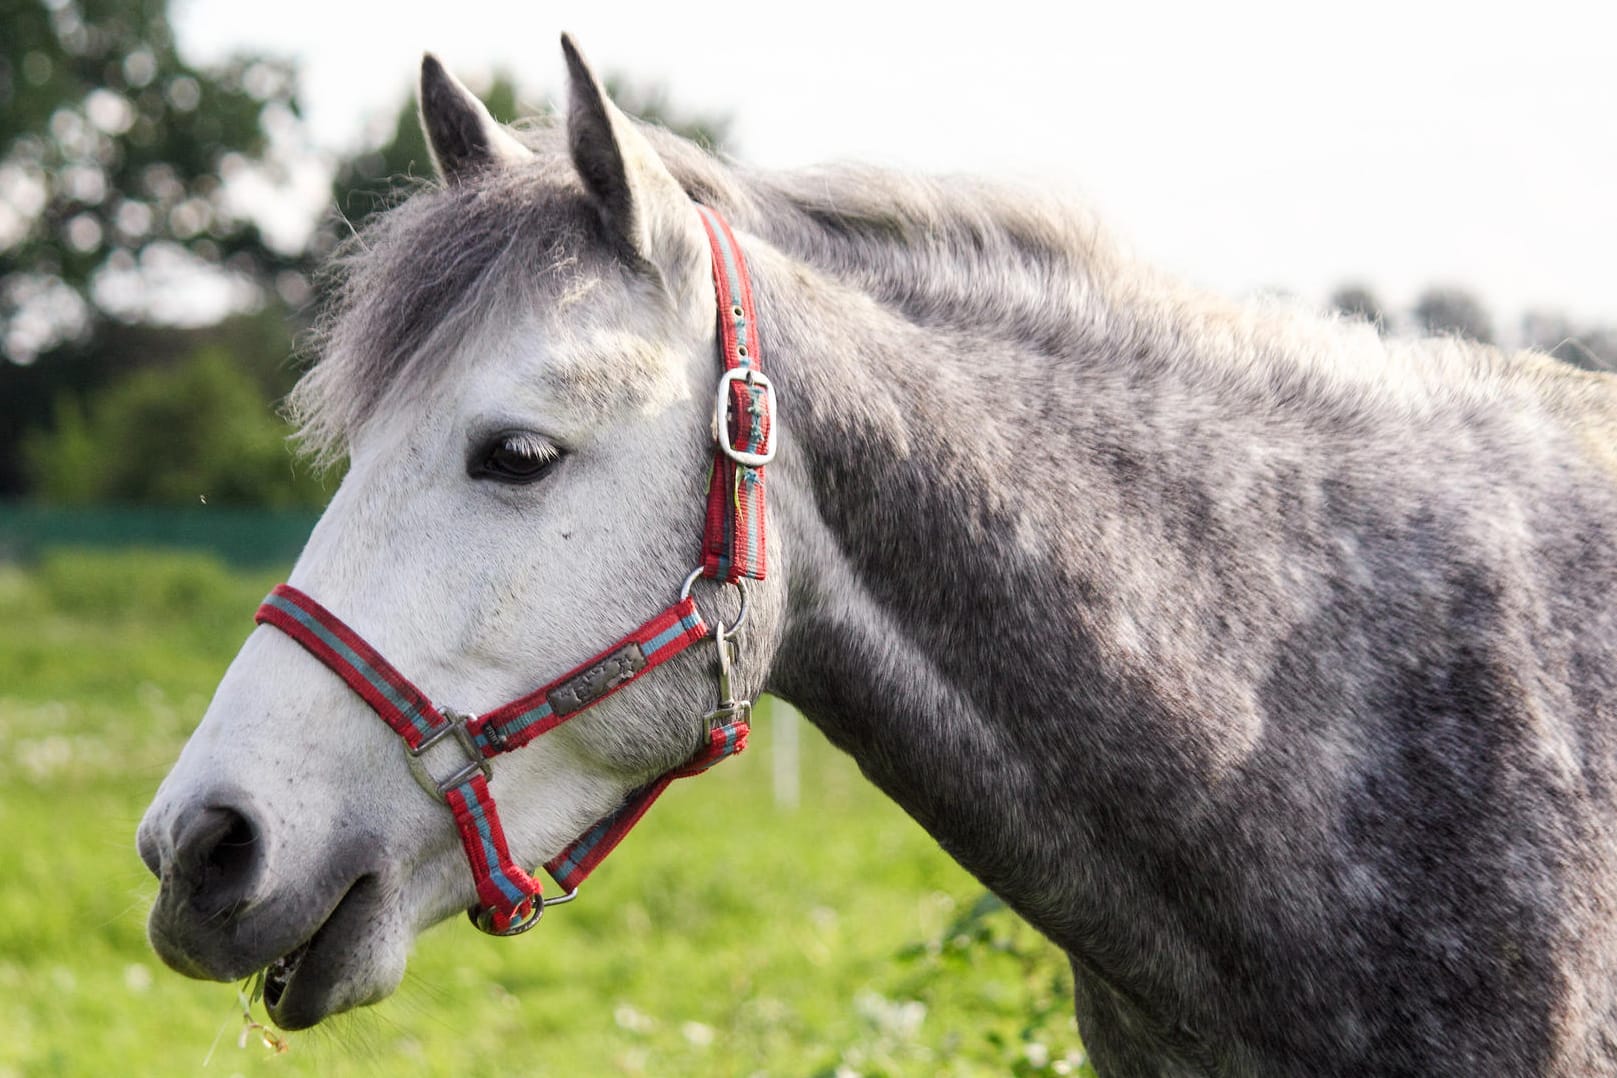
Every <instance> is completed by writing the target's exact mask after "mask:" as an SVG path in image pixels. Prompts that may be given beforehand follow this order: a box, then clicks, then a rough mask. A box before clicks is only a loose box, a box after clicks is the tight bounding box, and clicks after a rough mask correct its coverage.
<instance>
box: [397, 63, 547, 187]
mask: <svg viewBox="0 0 1617 1078" xmlns="http://www.w3.org/2000/svg"><path fill="white" fill-rule="evenodd" d="M420 107H421V130H422V132H423V133H424V134H425V135H426V136H427V146H428V148H429V149H431V150H432V161H433V164H435V165H437V166H438V175H440V176H442V177H443V178H444V180H445V182H447V183H454V182H456V181H457V180H461V179H464V178H465V177H466V176H468V175H470V174H471V173H473V172H476V171H479V170H481V169H486V168H493V167H495V166H497V165H500V164H502V163H505V164H510V163H514V162H519V161H525V160H527V159H528V158H529V157H532V156H533V153H532V151H530V150H529V149H528V148H527V147H526V146H524V145H522V143H521V142H519V141H517V138H516V136H515V135H513V134H511V132H509V131H507V130H506V129H505V127H504V126H503V125H502V124H500V123H499V122H498V121H497V120H495V119H494V117H493V116H490V115H489V111H488V109H486V108H484V107H483V103H482V102H481V101H479V100H478V99H477V97H476V95H474V94H473V93H472V92H471V91H470V90H468V89H466V87H465V86H462V85H461V82H460V80H459V79H457V78H455V76H453V75H451V74H450V73H449V71H448V70H447V69H446V68H445V67H444V65H443V64H441V63H439V62H438V58H437V57H436V56H434V55H432V53H430V52H429V53H427V54H426V55H425V56H423V57H422V58H421V106H420Z"/></svg>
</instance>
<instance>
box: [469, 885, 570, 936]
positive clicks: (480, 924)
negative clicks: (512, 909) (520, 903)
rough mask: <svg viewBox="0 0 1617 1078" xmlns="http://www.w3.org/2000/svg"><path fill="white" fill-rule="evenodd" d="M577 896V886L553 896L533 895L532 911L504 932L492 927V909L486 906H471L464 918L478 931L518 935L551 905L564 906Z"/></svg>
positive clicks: (492, 934)
mask: <svg viewBox="0 0 1617 1078" xmlns="http://www.w3.org/2000/svg"><path fill="white" fill-rule="evenodd" d="M577 897H578V888H576V887H574V888H573V889H572V890H571V891H565V892H563V893H562V894H559V895H557V896H556V897H555V898H546V897H545V896H544V895H534V896H533V912H532V913H530V914H529V915H528V916H527V917H525V918H523V919H522V920H520V921H515V922H513V923H512V924H511V925H510V926H509V927H508V928H506V930H505V931H504V932H499V931H496V930H495V928H494V911H493V910H491V909H489V908H488V907H487V906H471V907H469V908H468V909H467V910H466V919H467V920H468V921H470V922H471V923H472V924H473V925H474V926H475V927H476V928H477V930H478V931H479V932H486V933H488V934H489V935H490V936H501V937H504V936H520V935H522V933H524V932H526V931H527V930H528V929H530V928H532V927H533V926H534V925H536V924H538V923H539V918H541V917H543V916H544V915H545V910H547V909H549V908H550V907H551V906H564V905H566V904H567V903H569V902H571V901H572V900H573V899H575V898H577Z"/></svg>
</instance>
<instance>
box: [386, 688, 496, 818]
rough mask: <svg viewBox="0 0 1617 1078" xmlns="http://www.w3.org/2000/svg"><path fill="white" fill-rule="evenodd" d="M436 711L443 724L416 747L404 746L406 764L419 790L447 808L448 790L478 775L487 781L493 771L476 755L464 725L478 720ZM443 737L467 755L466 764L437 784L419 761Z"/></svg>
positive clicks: (475, 749)
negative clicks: (452, 740) (443, 803)
mask: <svg viewBox="0 0 1617 1078" xmlns="http://www.w3.org/2000/svg"><path fill="white" fill-rule="evenodd" d="M438 710H439V711H440V712H442V713H443V717H444V719H445V720H446V721H445V722H444V724H443V725H442V726H440V727H438V728H437V729H435V730H433V731H432V732H431V733H429V734H428V735H427V736H426V737H424V738H422V739H421V744H419V745H416V746H415V747H414V748H412V747H411V746H410V745H409V744H408V743H407V744H406V745H405V746H404V751H405V753H406V755H405V762H406V763H408V764H409V765H410V774H412V775H414V776H415V780H416V782H418V783H419V784H420V785H421V788H422V789H423V790H425V791H427V793H429V794H431V795H432V796H433V797H436V798H437V799H438V800H439V801H443V802H445V803H446V804H447V803H448V801H449V791H450V790H453V789H454V788H455V787H456V786H459V785H461V784H462V783H465V782H469V781H471V778H472V776H473V775H475V774H477V773H478V772H479V771H481V772H482V773H483V777H484V778H485V779H486V778H490V777H492V776H493V774H494V769H493V768H491V767H489V763H488V761H487V760H485V759H484V758H483V754H482V753H481V752H479V751H478V748H477V741H476V740H475V739H474V738H473V737H472V732H471V731H470V730H469V729H467V728H466V724H467V723H469V722H471V721H472V720H473V719H475V718H477V716H476V715H463V714H461V713H460V712H458V711H451V710H449V709H448V708H447V707H443V708H439V709H438ZM446 737H452V738H454V739H455V740H456V741H457V742H458V743H459V744H460V748H461V751H462V752H464V753H465V754H466V757H467V760H468V761H469V762H468V763H467V764H465V765H464V766H463V767H461V768H460V770H458V771H456V772H455V773H454V774H453V775H450V776H449V777H448V778H446V779H444V780H443V781H441V782H440V781H439V780H437V779H435V778H433V777H432V772H430V771H428V770H427V764H426V761H424V760H422V759H421V757H422V756H423V755H425V754H426V752H427V750H429V749H431V748H432V747H433V746H434V745H437V744H438V743H439V742H440V741H442V740H443V739H444V738H446Z"/></svg>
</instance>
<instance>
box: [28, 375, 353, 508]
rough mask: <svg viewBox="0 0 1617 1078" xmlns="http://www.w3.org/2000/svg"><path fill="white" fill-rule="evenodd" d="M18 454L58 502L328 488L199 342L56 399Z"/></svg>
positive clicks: (310, 497)
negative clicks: (52, 411)
mask: <svg viewBox="0 0 1617 1078" xmlns="http://www.w3.org/2000/svg"><path fill="white" fill-rule="evenodd" d="M56 413H57V414H56V422H55V424H54V428H53V429H52V430H51V431H49V432H43V431H35V432H33V433H31V434H30V435H29V436H28V437H27V438H26V439H25V441H24V446H23V455H24V459H25V461H26V463H27V466H28V470H29V471H30V473H31V477H32V479H33V486H34V490H35V492H36V494H37V495H38V496H39V497H40V498H42V499H43V500H45V501H50V502H56V503H59V504H65V505H85V504H92V503H100V502H123V503H128V504H145V505H196V504H198V502H199V501H201V502H206V503H208V504H215V505H267V506H294V505H310V506H318V505H321V504H323V503H324V502H325V499H326V497H327V491H326V490H325V489H324V488H323V487H322V485H321V484H320V482H319V481H318V479H316V478H315V477H314V476H313V475H312V474H310V473H309V472H308V471H307V470H304V471H297V470H295V469H294V461H293V459H292V457H291V455H290V452H289V450H288V447H287V444H286V443H287V436H288V435H289V434H290V433H291V431H290V429H289V428H288V427H287V425H286V424H285V423H284V422H282V421H281V420H280V419H279V418H278V417H277V416H276V415H275V414H274V412H273V411H272V410H271V409H270V407H269V406H268V405H267V404H266V403H265V401H264V394H263V390H262V387H261V386H259V385H258V384H255V382H254V380H253V378H252V377H251V376H250V375H249V374H248V373H247V371H246V370H244V368H243V365H242V364H241V363H240V362H238V361H237V360H236V359H235V358H233V357H232V355H231V354H230V353H229V352H228V351H226V350H225V349H223V348H221V347H218V346H217V345H212V346H204V347H202V348H200V349H198V350H197V351H196V352H194V353H192V354H191V355H190V356H188V357H186V358H185V359H184V360H182V361H181V362H179V363H177V364H172V365H169V366H165V367H149V368H147V369H145V370H142V371H138V372H136V373H134V374H132V375H130V376H128V377H126V378H123V379H120V380H118V381H115V382H113V383H111V384H110V385H108V386H106V387H105V388H104V389H102V390H101V391H99V392H97V393H95V394H93V395H92V396H91V397H90V398H89V401H88V403H87V404H81V403H80V400H79V398H77V397H74V396H63V397H62V398H61V399H60V400H59V401H58V402H57V406H56Z"/></svg>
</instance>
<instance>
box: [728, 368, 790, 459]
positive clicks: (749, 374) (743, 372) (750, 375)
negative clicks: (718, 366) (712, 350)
mask: <svg viewBox="0 0 1617 1078" xmlns="http://www.w3.org/2000/svg"><path fill="white" fill-rule="evenodd" d="M731 382H745V383H746V384H747V385H748V386H749V387H752V386H757V387H758V388H760V389H762V390H763V391H764V415H765V416H766V417H767V418H768V419H769V424H768V427H767V429H766V430H765V432H764V444H763V445H762V446H761V447H759V449H758V452H756V453H749V452H747V451H746V450H745V449H737V448H736V447H735V446H733V445H731V444H730V383H731ZM713 441H714V442H716V443H718V447H719V452H721V453H723V454H724V455H725V456H727V457H729V458H730V459H731V460H733V461H735V462H736V463H737V464H744V465H746V466H747V467H749V468H762V467H763V466H764V465H765V464H768V463H769V462H770V461H772V460H774V459H775V385H774V383H773V382H771V381H770V380H769V376H768V375H766V374H765V373H764V372H763V371H757V370H753V369H752V368H751V367H731V368H730V369H729V370H727V371H725V372H724V373H723V374H722V375H720V376H719V393H718V396H717V397H715V398H714V401H713Z"/></svg>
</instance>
